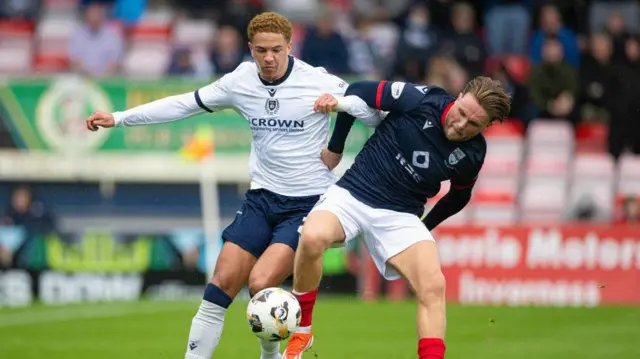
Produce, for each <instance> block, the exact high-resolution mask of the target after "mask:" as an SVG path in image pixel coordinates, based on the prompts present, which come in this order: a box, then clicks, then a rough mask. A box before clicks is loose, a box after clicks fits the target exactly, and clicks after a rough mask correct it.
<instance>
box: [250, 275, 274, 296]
mask: <svg viewBox="0 0 640 359" xmlns="http://www.w3.org/2000/svg"><path fill="white" fill-rule="evenodd" d="M276 285H278V283H275V280H274V279H273V278H271V277H270V276H269V275H265V274H256V275H254V274H253V273H252V275H251V276H250V277H249V295H251V296H252V297H253V296H254V295H256V293H258V292H259V291H261V290H263V289H265V288H271V287H274V286H276Z"/></svg>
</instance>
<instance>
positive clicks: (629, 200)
mask: <svg viewBox="0 0 640 359" xmlns="http://www.w3.org/2000/svg"><path fill="white" fill-rule="evenodd" d="M616 222H617V224H640V204H639V203H638V197H637V196H635V195H629V196H626V197H625V198H624V199H623V200H622V211H621V215H620V217H619V218H618V220H617V221H616Z"/></svg>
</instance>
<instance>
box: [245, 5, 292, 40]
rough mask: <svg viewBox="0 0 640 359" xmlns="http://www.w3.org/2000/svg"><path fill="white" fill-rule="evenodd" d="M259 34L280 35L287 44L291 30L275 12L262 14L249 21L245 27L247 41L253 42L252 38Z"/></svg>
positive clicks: (282, 17)
mask: <svg viewBox="0 0 640 359" xmlns="http://www.w3.org/2000/svg"><path fill="white" fill-rule="evenodd" d="M261 32H270V33H274V34H282V36H284V38H285V40H287V42H289V41H291V36H292V33H293V28H292V26H291V22H289V20H287V18H286V17H284V16H282V15H280V14H278V13H276V12H263V13H261V14H259V15H256V16H255V17H254V18H253V19H251V22H249V26H247V35H248V36H249V41H253V37H254V36H255V35H256V34H258V33H261Z"/></svg>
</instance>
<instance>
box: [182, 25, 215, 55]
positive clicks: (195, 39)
mask: <svg viewBox="0 0 640 359" xmlns="http://www.w3.org/2000/svg"><path fill="white" fill-rule="evenodd" d="M215 33H216V29H215V27H214V26H213V24H212V23H211V22H210V21H207V20H183V21H178V22H177V23H176V24H175V25H174V27H173V33H172V37H173V43H174V45H175V46H176V47H188V48H191V49H194V48H201V47H204V48H207V47H208V46H209V45H210V44H211V43H212V42H213V40H214V38H215Z"/></svg>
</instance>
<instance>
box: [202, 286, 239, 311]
mask: <svg viewBox="0 0 640 359" xmlns="http://www.w3.org/2000/svg"><path fill="white" fill-rule="evenodd" d="M202 299H204V300H206V301H207V302H211V303H213V304H215V305H218V306H221V307H222V308H225V309H226V308H229V306H230V305H231V302H233V298H231V297H230V296H229V295H228V294H227V293H225V292H224V291H223V290H222V289H220V287H218V286H217V285H215V284H211V283H209V284H207V288H206V289H205V290H204V296H202Z"/></svg>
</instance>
